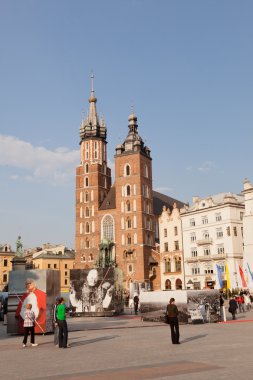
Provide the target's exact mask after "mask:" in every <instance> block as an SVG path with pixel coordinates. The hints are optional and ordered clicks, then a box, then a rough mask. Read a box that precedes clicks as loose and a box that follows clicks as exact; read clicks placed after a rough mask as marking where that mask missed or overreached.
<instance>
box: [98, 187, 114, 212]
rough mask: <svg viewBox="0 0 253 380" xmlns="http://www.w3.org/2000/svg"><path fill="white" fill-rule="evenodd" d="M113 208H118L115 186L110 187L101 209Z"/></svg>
mask: <svg viewBox="0 0 253 380" xmlns="http://www.w3.org/2000/svg"><path fill="white" fill-rule="evenodd" d="M113 208H116V192H115V187H114V186H112V187H111V188H110V191H109V193H108V194H107V196H106V197H105V199H104V200H103V202H102V204H101V206H100V208H99V210H109V209H113Z"/></svg>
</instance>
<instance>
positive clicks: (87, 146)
mask: <svg viewBox="0 0 253 380" xmlns="http://www.w3.org/2000/svg"><path fill="white" fill-rule="evenodd" d="M88 158H89V143H88V142H87V143H86V160H88Z"/></svg>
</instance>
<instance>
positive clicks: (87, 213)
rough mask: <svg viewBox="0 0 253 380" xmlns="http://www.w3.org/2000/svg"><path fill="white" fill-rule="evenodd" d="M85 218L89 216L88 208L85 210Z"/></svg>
mask: <svg viewBox="0 0 253 380" xmlns="http://www.w3.org/2000/svg"><path fill="white" fill-rule="evenodd" d="M85 216H86V218H89V216H90V209H89V207H86V208H85Z"/></svg>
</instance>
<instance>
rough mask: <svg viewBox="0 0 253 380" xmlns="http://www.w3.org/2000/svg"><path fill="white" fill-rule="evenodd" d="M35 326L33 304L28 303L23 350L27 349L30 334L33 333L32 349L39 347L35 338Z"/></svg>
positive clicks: (25, 315) (25, 314)
mask: <svg viewBox="0 0 253 380" xmlns="http://www.w3.org/2000/svg"><path fill="white" fill-rule="evenodd" d="M34 325H35V314H34V312H33V311H32V304H30V303H27V304H26V310H25V313H24V338H23V348H25V347H26V343H27V338H28V335H29V332H30V333H31V345H32V347H35V346H38V344H37V343H35V338H34Z"/></svg>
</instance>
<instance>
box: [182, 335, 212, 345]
mask: <svg viewBox="0 0 253 380" xmlns="http://www.w3.org/2000/svg"><path fill="white" fill-rule="evenodd" d="M205 336H207V334H202V335H195V336H191V337H190V338H186V339H184V340H181V343H187V342H191V341H192V340H196V339H201V338H204V337H205Z"/></svg>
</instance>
